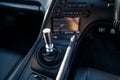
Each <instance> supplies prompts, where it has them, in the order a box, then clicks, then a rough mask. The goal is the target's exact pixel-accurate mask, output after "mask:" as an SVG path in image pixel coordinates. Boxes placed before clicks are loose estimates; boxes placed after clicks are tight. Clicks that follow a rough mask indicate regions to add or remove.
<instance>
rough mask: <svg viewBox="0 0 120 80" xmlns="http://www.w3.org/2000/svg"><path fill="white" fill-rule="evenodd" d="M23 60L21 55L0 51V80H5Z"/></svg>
mask: <svg viewBox="0 0 120 80" xmlns="http://www.w3.org/2000/svg"><path fill="white" fill-rule="evenodd" d="M22 59H23V55H21V54H18V53H15V52H11V51H8V50H5V49H0V80H6V79H7V78H8V77H9V76H10V75H11V73H12V72H13V71H14V70H15V69H16V67H17V66H18V64H19V63H20V62H21V60H22Z"/></svg>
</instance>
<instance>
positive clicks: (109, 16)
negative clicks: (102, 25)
mask: <svg viewBox="0 0 120 80" xmlns="http://www.w3.org/2000/svg"><path fill="white" fill-rule="evenodd" d="M113 10H114V0H113V1H112V0H75V1H73V0H61V1H57V0H56V1H54V2H53V4H52V8H50V12H48V16H47V18H46V21H45V24H44V26H45V27H50V28H51V29H52V32H53V35H54V36H53V37H54V38H60V37H62V38H64V37H66V36H68V38H69V37H71V35H77V36H79V34H81V33H82V32H83V31H84V29H85V28H86V27H87V26H88V25H90V24H91V23H92V22H95V21H99V20H101V21H102V20H106V21H112V20H113ZM71 21H72V22H71ZM66 29H67V30H66ZM64 35H66V36H64Z"/></svg>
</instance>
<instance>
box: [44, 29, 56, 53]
mask: <svg viewBox="0 0 120 80" xmlns="http://www.w3.org/2000/svg"><path fill="white" fill-rule="evenodd" d="M50 33H51V30H50V29H49V28H45V29H44V30H43V37H44V40H45V44H46V45H45V48H46V52H48V53H49V52H53V47H54V46H53V44H52V43H51V36H50Z"/></svg>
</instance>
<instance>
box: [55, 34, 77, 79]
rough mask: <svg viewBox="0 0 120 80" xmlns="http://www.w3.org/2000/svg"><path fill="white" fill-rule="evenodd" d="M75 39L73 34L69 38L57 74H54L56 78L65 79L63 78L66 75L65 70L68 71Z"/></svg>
mask: <svg viewBox="0 0 120 80" xmlns="http://www.w3.org/2000/svg"><path fill="white" fill-rule="evenodd" d="M75 41H76V37H75V35H73V36H72V37H71V39H70V44H69V45H68V47H67V50H66V53H65V55H64V58H63V61H62V63H61V66H60V68H59V71H58V74H57V76H56V80H66V79H65V78H66V76H67V75H68V74H67V72H69V68H70V64H71V58H72V52H73V48H74V46H75Z"/></svg>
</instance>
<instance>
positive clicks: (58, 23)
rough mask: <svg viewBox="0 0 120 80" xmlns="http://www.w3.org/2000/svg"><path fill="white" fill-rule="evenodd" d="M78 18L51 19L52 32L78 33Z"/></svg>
mask: <svg viewBox="0 0 120 80" xmlns="http://www.w3.org/2000/svg"><path fill="white" fill-rule="evenodd" d="M79 22H80V18H79V17H74V18H73V17H64V18H53V25H52V26H53V32H66V33H72V32H79Z"/></svg>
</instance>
